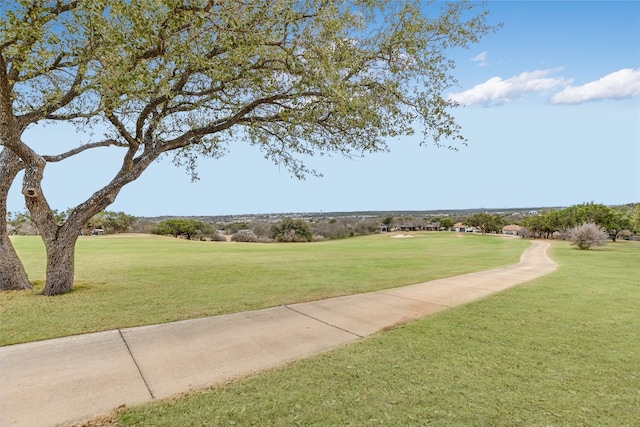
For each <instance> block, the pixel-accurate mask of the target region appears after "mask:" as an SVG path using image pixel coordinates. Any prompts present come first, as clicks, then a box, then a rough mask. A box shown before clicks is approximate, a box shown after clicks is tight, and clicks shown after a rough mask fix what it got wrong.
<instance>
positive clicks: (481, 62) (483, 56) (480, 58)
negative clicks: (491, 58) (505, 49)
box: [471, 50, 489, 67]
mask: <svg viewBox="0 0 640 427" xmlns="http://www.w3.org/2000/svg"><path fill="white" fill-rule="evenodd" d="M488 54H489V52H488V51H486V50H485V51H484V52H481V53H479V54H478V55H476V56H474V57H473V58H471V60H472V61H473V62H477V63H478V67H486V66H487V65H489V63H488V62H487V55H488Z"/></svg>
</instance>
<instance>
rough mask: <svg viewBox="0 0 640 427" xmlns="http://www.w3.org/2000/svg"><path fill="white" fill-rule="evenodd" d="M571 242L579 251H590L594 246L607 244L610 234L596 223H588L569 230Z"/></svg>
mask: <svg viewBox="0 0 640 427" xmlns="http://www.w3.org/2000/svg"><path fill="white" fill-rule="evenodd" d="M568 235H569V240H571V244H572V245H573V246H577V247H578V249H589V248H591V247H593V246H604V245H606V244H607V238H608V237H609V234H608V233H607V232H606V231H605V230H603V229H602V228H600V227H598V226H597V225H595V224H594V223H591V222H589V223H586V224H582V225H579V226H577V227H573V228H571V229H569V233H568Z"/></svg>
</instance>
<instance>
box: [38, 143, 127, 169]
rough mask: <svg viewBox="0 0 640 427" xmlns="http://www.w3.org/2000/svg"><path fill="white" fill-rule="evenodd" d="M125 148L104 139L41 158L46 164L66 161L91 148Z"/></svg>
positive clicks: (120, 144)
mask: <svg viewBox="0 0 640 427" xmlns="http://www.w3.org/2000/svg"><path fill="white" fill-rule="evenodd" d="M111 146H116V147H127V145H125V144H123V143H121V142H119V141H117V140H115V139H106V140H104V141H99V142H91V143H88V144H84V145H81V146H80V147H76V148H74V149H73V150H69V151H67V152H66V153H62V154H57V155H43V156H42V158H43V159H44V160H45V161H46V162H52V163H53V162H60V161H62V160H64V159H68V158H69V157H71V156H75V155H76V154H80V153H82V152H83V151H86V150H90V149H92V148H101V147H111Z"/></svg>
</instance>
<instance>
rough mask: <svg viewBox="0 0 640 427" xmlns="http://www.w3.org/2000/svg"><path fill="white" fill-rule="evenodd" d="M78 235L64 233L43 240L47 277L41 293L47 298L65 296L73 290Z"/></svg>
mask: <svg viewBox="0 0 640 427" xmlns="http://www.w3.org/2000/svg"><path fill="white" fill-rule="evenodd" d="M77 240H78V233H64V234H63V235H58V236H57V237H56V238H55V239H45V246H46V249H47V276H46V281H45V286H44V290H43V291H42V293H43V294H44V295H47V296H51V295H59V294H66V293H67V292H71V291H72V290H73V277H74V271H75V263H74V257H75V245H76V241H77Z"/></svg>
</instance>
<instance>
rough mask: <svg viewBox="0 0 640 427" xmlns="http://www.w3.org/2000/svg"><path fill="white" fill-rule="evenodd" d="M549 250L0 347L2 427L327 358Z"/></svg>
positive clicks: (519, 270) (89, 412) (504, 276)
mask: <svg viewBox="0 0 640 427" xmlns="http://www.w3.org/2000/svg"><path fill="white" fill-rule="evenodd" d="M548 247H549V243H547V242H541V241H533V242H532V244H531V246H530V247H529V248H528V249H526V250H525V251H524V252H523V253H522V256H521V258H520V262H519V263H518V264H515V265H511V266H508V267H504V268H497V269H492V270H487V271H481V272H477V273H470V274H465V275H462V276H455V277H450V278H446V279H439V280H434V281H430V282H425V283H419V284H416V285H411V286H406V287H401V288H395V289H388V290H383V291H378V292H371V293H366V294H358V295H350V296H345V297H338V298H332V299H327V300H322V301H314V302H308V303H301V304H292V305H286V306H280V307H273V308H268V309H264V310H258V311H251V312H245V313H236V314H230V315H223V316H215V317H209V318H202V319H194V320H187V321H181V322H176V323H168V324H162V325H152V326H143V327H137V328H127V329H118V330H114V331H107V332H98V333H92V334H86V335H79V336H72V337H65V338H58V339H52V340H46V341H39V342H32V343H25V344H18V345H13V346H7V347H0V426H2V427H9V426H24V427H27V426H29V427H31V426H33V427H46V426H54V425H57V424H61V423H69V422H73V421H78V420H81V419H83V418H87V417H91V416H97V415H101V414H104V413H107V412H110V411H111V410H113V409H114V408H117V407H119V406H121V405H135V404H139V403H144V402H148V401H150V400H153V399H157V398H164V397H167V396H171V395H175V394H178V393H182V392H185V391H188V390H191V389H195V388H200V387H204V386H207V385H210V384H214V383H221V382H224V381H228V380H230V379H233V378H235V377H239V376H242V375H247V374H250V373H252V372H256V371H260V370H263V369H267V368H271V367H274V366H278V365H281V364H283V363H286V362H288V361H292V360H296V359H300V358H303V357H306V356H309V355H312V354H315V353H319V352H322V351H326V350H329V349H331V348H334V347H337V346H340V345H342V344H345V343H348V342H351V341H354V340H357V339H360V338H362V337H366V336H368V335H371V334H373V333H375V332H378V331H380V330H382V329H384V328H388V327H391V326H394V325H397V324H399V323H404V322H407V321H410V320H414V319H417V318H420V317H424V316H427V315H429V314H432V313H436V312H438V311H441V310H444V309H447V308H449V307H453V306H456V305H460V304H465V303H467V302H470V301H473V300H477V299H479V298H483V297H486V296H488V295H491V294H493V293H496V292H499V291H502V290H504V289H507V288H510V287H512V286H515V285H518V284H520V283H523V282H527V281H530V280H533V279H535V278H537V277H540V276H542V275H545V274H547V273H550V272H552V271H553V270H555V269H556V268H557V264H556V263H555V262H553V261H552V260H551V259H549V257H548V256H547V254H546V251H547V249H548Z"/></svg>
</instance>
